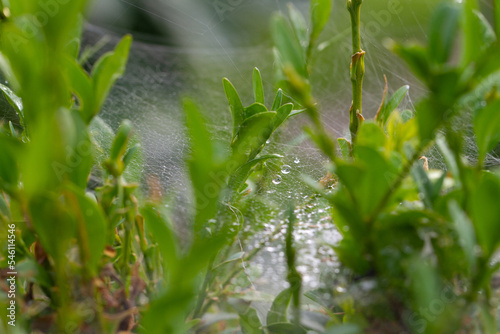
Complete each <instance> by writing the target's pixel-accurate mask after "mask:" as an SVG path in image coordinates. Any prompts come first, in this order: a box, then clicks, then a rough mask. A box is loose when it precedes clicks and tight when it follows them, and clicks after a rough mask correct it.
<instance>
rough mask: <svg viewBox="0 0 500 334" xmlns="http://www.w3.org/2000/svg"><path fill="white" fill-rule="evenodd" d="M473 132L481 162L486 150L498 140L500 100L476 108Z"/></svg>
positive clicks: (499, 135)
mask: <svg viewBox="0 0 500 334" xmlns="http://www.w3.org/2000/svg"><path fill="white" fill-rule="evenodd" d="M474 133H475V135H476V140H477V147H478V150H479V157H478V160H479V163H480V164H482V163H483V162H484V159H485V158H486V155H487V154H488V152H490V151H491V150H493V149H494V148H495V146H496V145H497V144H498V142H499V141H500V100H497V101H495V102H493V103H491V104H489V105H487V106H486V107H485V108H483V109H481V110H478V111H477V113H476V115H475V117H474Z"/></svg>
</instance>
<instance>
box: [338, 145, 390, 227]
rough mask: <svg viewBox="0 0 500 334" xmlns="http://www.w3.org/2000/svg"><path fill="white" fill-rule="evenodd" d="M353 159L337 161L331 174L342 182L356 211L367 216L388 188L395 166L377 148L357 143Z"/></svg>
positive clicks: (387, 191)
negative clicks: (354, 204)
mask: <svg viewBox="0 0 500 334" xmlns="http://www.w3.org/2000/svg"><path fill="white" fill-rule="evenodd" d="M354 158H355V160H354V161H353V162H345V161H339V162H337V164H336V166H335V174H336V175H337V176H338V177H339V179H340V181H341V182H342V183H343V184H344V185H345V186H346V188H347V189H348V191H349V193H350V194H351V196H350V197H351V198H352V200H353V202H354V203H356V206H357V210H358V212H359V214H360V215H362V216H364V217H368V216H370V215H371V214H372V212H373V210H375V209H376V208H377V205H378V204H379V202H380V201H381V200H382V198H383V197H384V196H386V194H387V193H389V191H390V187H391V186H392V184H393V182H394V180H395V178H396V177H397V170H395V168H394V167H393V166H392V164H390V163H389V162H388V161H387V160H386V159H385V158H384V155H383V153H382V152H381V151H380V149H376V148H374V147H368V146H361V145H358V146H356V147H355V150H354Z"/></svg>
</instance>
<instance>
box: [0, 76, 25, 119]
mask: <svg viewBox="0 0 500 334" xmlns="http://www.w3.org/2000/svg"><path fill="white" fill-rule="evenodd" d="M0 90H1V91H2V92H3V95H5V98H6V99H7V101H8V102H9V104H10V105H11V106H12V107H13V108H14V110H15V111H16V113H17V114H18V115H19V121H20V123H21V126H23V127H24V126H25V123H24V112H23V101H22V100H21V98H20V97H19V96H17V95H16V94H15V93H14V92H13V91H12V90H11V89H10V88H9V87H7V86H4V85H2V84H0Z"/></svg>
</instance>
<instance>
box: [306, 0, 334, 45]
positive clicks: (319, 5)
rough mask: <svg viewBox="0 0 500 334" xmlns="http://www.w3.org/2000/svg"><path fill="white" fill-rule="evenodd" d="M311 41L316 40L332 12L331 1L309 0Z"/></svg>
mask: <svg viewBox="0 0 500 334" xmlns="http://www.w3.org/2000/svg"><path fill="white" fill-rule="evenodd" d="M310 10H311V23H312V29H311V41H313V40H315V39H317V38H318V36H319V34H320V33H321V31H323V28H324V27H325V25H326V23H327V22H328V19H329V18H330V13H331V11H332V0H311V9H310Z"/></svg>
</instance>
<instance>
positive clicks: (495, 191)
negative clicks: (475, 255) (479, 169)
mask: <svg viewBox="0 0 500 334" xmlns="http://www.w3.org/2000/svg"><path fill="white" fill-rule="evenodd" d="M498 198H500V179H499V178H498V176H496V175H494V174H491V173H489V172H484V174H483V176H482V177H481V180H480V181H479V184H478V186H477V189H476V190H475V191H474V195H473V196H472V217H473V221H474V227H475V229H476V235H477V238H478V241H479V243H480V244H481V246H482V247H483V250H484V252H485V254H486V256H487V257H490V256H491V255H492V254H493V252H494V251H495V250H496V248H497V246H498V244H499V243H500V224H499V221H498V217H500V206H499V205H498Z"/></svg>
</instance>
